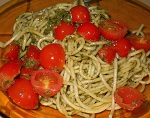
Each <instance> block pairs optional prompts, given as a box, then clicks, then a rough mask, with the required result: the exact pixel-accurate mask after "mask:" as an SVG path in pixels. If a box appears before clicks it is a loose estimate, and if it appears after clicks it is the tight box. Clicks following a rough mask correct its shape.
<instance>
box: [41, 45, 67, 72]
mask: <svg viewBox="0 0 150 118" xmlns="http://www.w3.org/2000/svg"><path fill="white" fill-rule="evenodd" d="M40 63H41V66H42V67H43V68H44V69H51V70H55V71H56V72H61V71H62V70H63V66H64V64H65V52H64V49H63V47H62V46H61V45H60V44H56V43H53V44H49V45H47V46H45V47H44V48H43V49H42V50H41V52H40Z"/></svg>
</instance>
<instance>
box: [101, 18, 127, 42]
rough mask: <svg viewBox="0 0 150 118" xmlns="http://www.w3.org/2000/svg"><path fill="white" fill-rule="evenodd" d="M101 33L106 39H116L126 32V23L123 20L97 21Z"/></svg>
mask: <svg viewBox="0 0 150 118" xmlns="http://www.w3.org/2000/svg"><path fill="white" fill-rule="evenodd" d="M99 29H100V33H101V35H102V36H103V37H104V38H106V39H107V40H118V39H120V38H123V37H124V36H125V35H126V33H127V27H126V24H125V23H123V22H118V21H112V20H104V21H102V22H100V23H99Z"/></svg>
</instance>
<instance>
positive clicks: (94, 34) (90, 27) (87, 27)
mask: <svg viewBox="0 0 150 118" xmlns="http://www.w3.org/2000/svg"><path fill="white" fill-rule="evenodd" d="M77 33H78V34H79V35H81V36H82V37H83V38H85V39H87V40H91V41H98V40H99V39H100V31H99V29H98V27H97V26H95V25H94V24H93V23H90V22H86V23H83V24H81V25H80V26H79V27H78V28H77Z"/></svg>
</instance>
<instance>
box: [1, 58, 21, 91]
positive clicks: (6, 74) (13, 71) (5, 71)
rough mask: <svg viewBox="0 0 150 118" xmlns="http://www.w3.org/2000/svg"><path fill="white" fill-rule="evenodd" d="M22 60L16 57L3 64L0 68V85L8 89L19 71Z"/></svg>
mask: <svg viewBox="0 0 150 118" xmlns="http://www.w3.org/2000/svg"><path fill="white" fill-rule="evenodd" d="M21 66H22V61H21V60H19V59H17V60H13V61H11V62H8V63H6V64H4V65H3V66H2V67H1V68H0V87H2V88H3V89H4V90H6V89H8V88H9V87H10V86H11V84H12V82H13V81H14V79H15V77H16V76H17V75H18V74H19V73H20V69H21Z"/></svg>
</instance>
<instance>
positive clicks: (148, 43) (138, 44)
mask: <svg viewBox="0 0 150 118" xmlns="http://www.w3.org/2000/svg"><path fill="white" fill-rule="evenodd" d="M127 38H128V39H129V40H130V41H131V44H132V46H133V48H134V49H136V50H139V49H144V50H145V51H149V50H150V39H148V38H142V37H140V36H137V35H134V34H132V35H129V36H128V37H127Z"/></svg>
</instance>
